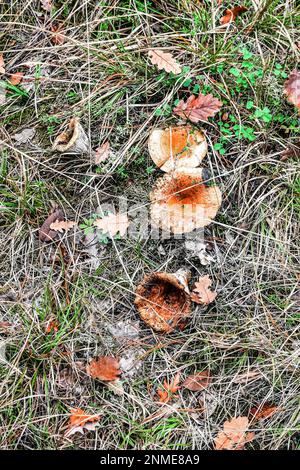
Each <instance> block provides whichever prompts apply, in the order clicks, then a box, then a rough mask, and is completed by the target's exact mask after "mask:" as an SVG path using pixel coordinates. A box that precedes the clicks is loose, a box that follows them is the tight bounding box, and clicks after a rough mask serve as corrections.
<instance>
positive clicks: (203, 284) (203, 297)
mask: <svg viewBox="0 0 300 470" xmlns="http://www.w3.org/2000/svg"><path fill="white" fill-rule="evenodd" d="M210 286H211V279H210V278H209V276H203V277H199V281H198V282H195V288H194V289H193V293H192V294H191V299H192V300H193V301H194V302H196V303H197V304H202V305H208V304H210V303H211V302H213V301H214V300H215V298H216V297H217V293H216V292H213V291H211V290H210V289H209V287H210Z"/></svg>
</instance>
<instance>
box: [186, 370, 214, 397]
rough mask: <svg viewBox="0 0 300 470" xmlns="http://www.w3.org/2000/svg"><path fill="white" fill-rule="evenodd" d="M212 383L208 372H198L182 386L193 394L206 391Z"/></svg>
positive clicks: (189, 377) (190, 376)
mask: <svg viewBox="0 0 300 470" xmlns="http://www.w3.org/2000/svg"><path fill="white" fill-rule="evenodd" d="M210 382H211V377H210V374H209V371H208V370H204V371H202V372H197V373H196V374H193V375H189V376H188V377H187V378H186V379H185V381H184V382H183V384H182V386H183V387H184V388H187V389H188V390H191V391H193V392H198V391H199V390H204V389H205V388H207V386H208V385H209V384H210Z"/></svg>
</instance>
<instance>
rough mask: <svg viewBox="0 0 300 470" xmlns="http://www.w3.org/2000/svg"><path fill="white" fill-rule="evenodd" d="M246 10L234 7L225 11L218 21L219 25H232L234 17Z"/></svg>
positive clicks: (245, 8)
mask: <svg viewBox="0 0 300 470" xmlns="http://www.w3.org/2000/svg"><path fill="white" fill-rule="evenodd" d="M247 10H248V8H247V7H244V6H236V7H234V8H230V9H228V10H226V11H225V15H224V16H222V18H221V19H220V23H221V24H227V23H232V22H233V21H235V20H236V17H237V16H239V15H241V14H242V13H244V12H245V11H247Z"/></svg>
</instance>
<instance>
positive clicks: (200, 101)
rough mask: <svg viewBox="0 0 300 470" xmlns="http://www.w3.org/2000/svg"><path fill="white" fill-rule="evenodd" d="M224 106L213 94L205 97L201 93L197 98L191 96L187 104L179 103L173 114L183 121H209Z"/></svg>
mask: <svg viewBox="0 0 300 470" xmlns="http://www.w3.org/2000/svg"><path fill="white" fill-rule="evenodd" d="M221 106H222V103H221V101H219V100H218V99H217V98H214V97H213V96H212V95H211V94H208V95H203V94H202V93H200V94H199V95H198V97H197V98H196V96H195V95H191V96H190V97H189V98H188V99H187V101H186V102H184V100H181V101H179V103H178V105H177V106H176V107H175V108H174V109H173V113H174V114H177V116H180V117H181V118H183V119H189V120H190V121H191V122H195V123H197V122H199V121H207V119H208V118H209V117H213V116H214V115H215V114H216V113H217V112H218V111H220V109H221Z"/></svg>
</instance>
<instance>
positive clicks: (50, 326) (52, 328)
mask: <svg viewBox="0 0 300 470" xmlns="http://www.w3.org/2000/svg"><path fill="white" fill-rule="evenodd" d="M58 329H59V323H58V321H57V320H51V321H50V322H49V323H48V325H47V327H46V330H45V332H46V333H52V331H53V332H54V333H57V332H58Z"/></svg>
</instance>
